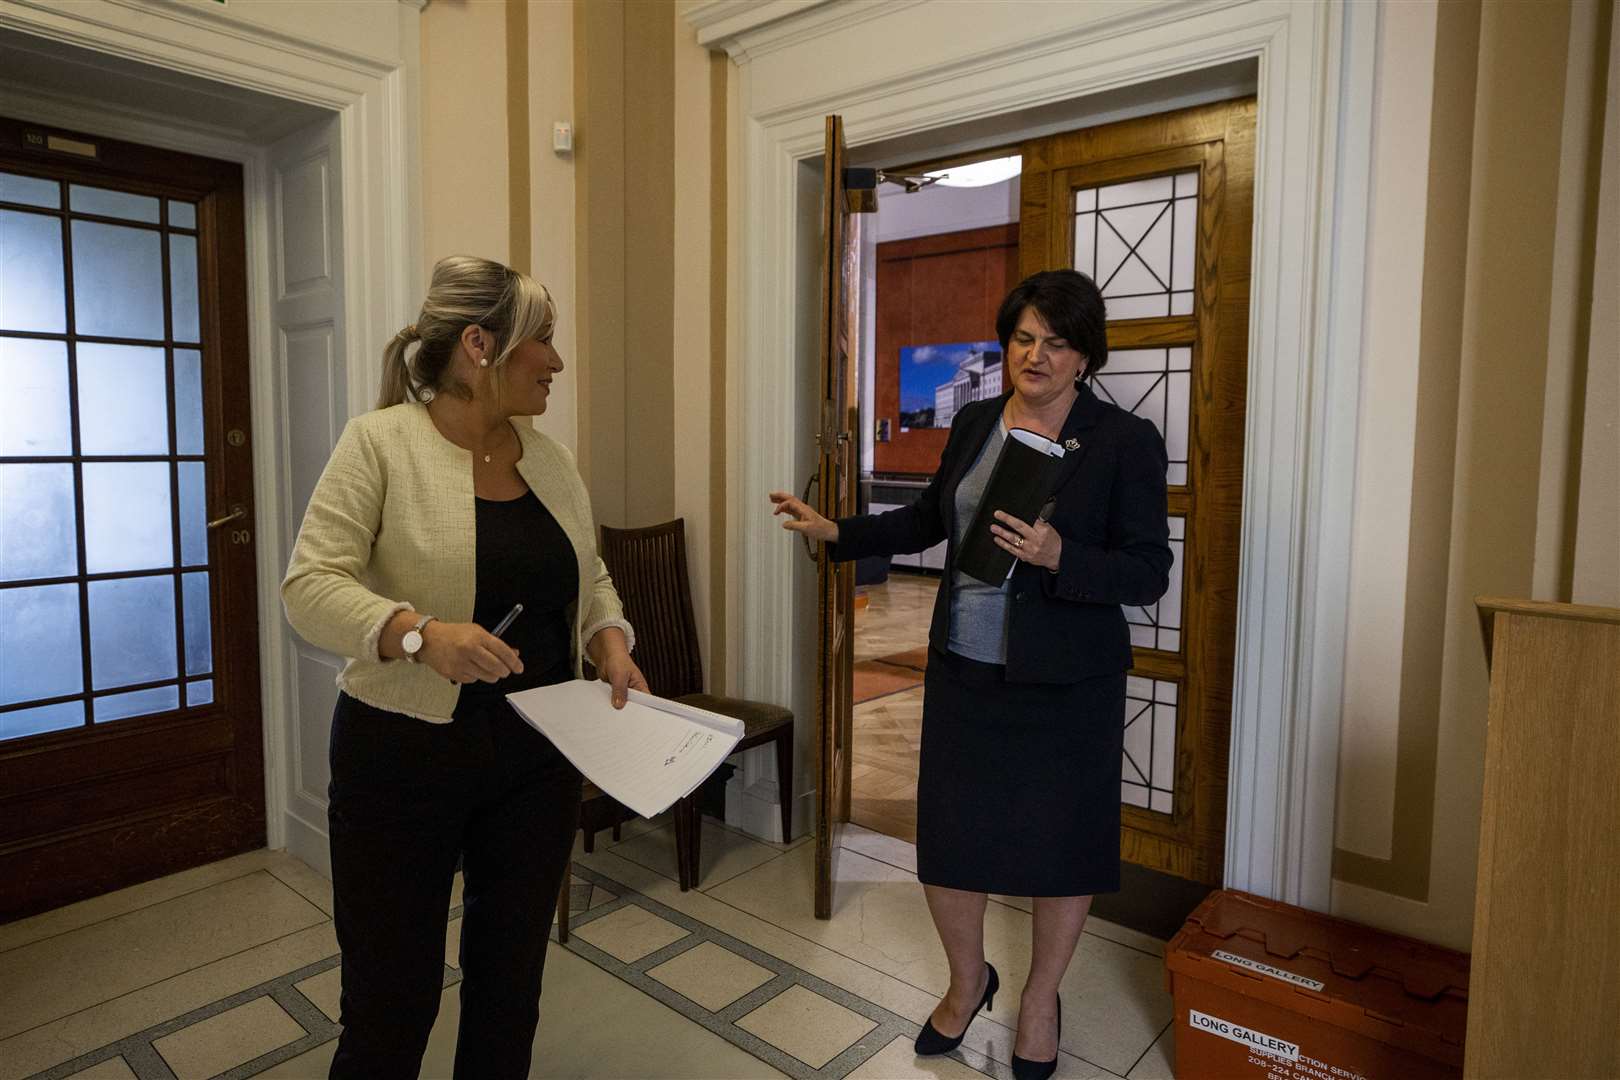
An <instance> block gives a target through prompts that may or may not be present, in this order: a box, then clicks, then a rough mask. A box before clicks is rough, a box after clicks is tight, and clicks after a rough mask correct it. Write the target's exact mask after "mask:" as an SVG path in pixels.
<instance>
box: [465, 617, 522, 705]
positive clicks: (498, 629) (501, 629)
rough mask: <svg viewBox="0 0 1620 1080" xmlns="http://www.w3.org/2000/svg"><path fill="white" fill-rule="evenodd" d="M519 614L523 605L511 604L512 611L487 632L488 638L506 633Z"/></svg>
mask: <svg viewBox="0 0 1620 1080" xmlns="http://www.w3.org/2000/svg"><path fill="white" fill-rule="evenodd" d="M521 614H523V605H522V604H513V605H512V610H511V611H508V612H507V613H506V615H505V616H504V617H503V618H502V619H501V621H500V622H498V623H496V624H495V629H493V630H491V631H490V632H489V633H490V636H491V637H497V638H498V637H500V636H501V635H502V634H504V633H506V628H507V627H509V626H511V625H512V622H513V620H515V619H516V618H517V617H518V616H519V615H521ZM450 685H451V686H459V685H460V684H459V683H458V682H456V680H454V679H451V680H450Z"/></svg>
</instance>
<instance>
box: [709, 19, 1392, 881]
mask: <svg viewBox="0 0 1620 1080" xmlns="http://www.w3.org/2000/svg"><path fill="white" fill-rule="evenodd" d="M936 8H938V9H939V10H937V11H936V10H935V9H936ZM945 9H948V10H945ZM1378 18H1379V15H1378V8H1377V5H1374V4H1362V3H1343V2H1341V0H1322V2H1315V3H1296V2H1291V0H1236V2H1233V0H1227V2H1197V0H1195V2H1188V0H1141V2H1132V3H1107V2H1100V0H1099V2H1094V3H1085V4H1040V3H1030V4H1016V3H999V4H987V3H979V2H972V0H968V2H961V0H955V2H946V0H907V2H896V3H891V4H884V5H869V6H864V7H859V8H852V7H850V6H848V5H843V4H837V3H826V2H825V0H797V2H789V0H774V2H770V3H762V4H753V5H741V4H732V3H725V2H722V0H712V2H710V3H705V4H700V5H697V6H695V7H694V8H693V9H692V10H691V11H689V12H688V14H687V19H688V21H689V23H690V24H691V25H692V26H693V27H694V28H695V29H696V31H697V35H698V40H699V41H700V42H702V43H703V44H705V45H708V46H710V47H711V48H724V49H726V51H727V52H728V53H729V54H730V55H731V57H732V59H733V60H734V61H735V62H736V63H737V65H738V66H737V68H736V70H735V71H734V72H733V76H734V77H733V85H732V101H731V110H730V111H731V122H730V123H731V127H730V133H729V136H728V142H729V146H730V147H731V148H732V155H731V171H730V176H729V180H728V189H729V192H730V202H731V207H732V218H731V222H730V224H729V226H728V231H729V234H730V235H731V236H733V237H736V238H738V240H737V246H736V247H735V248H734V249H733V251H732V252H731V255H730V258H731V260H732V261H731V266H730V271H731V272H730V275H729V277H730V282H731V286H730V287H731V290H732V291H731V296H730V300H729V303H730V308H731V310H732V311H735V312H737V313H738V316H737V318H736V320H735V321H734V323H733V325H732V327H731V328H730V337H729V340H728V349H727V352H728V356H729V357H730V365H731V370H730V372H729V373H728V378H727V385H728V387H730V388H732V390H731V392H730V393H731V400H730V401H728V403H727V405H728V413H729V416H730V417H731V419H730V421H729V429H728V440H729V443H730V445H731V446H733V447H739V448H746V453H735V452H734V453H731V454H728V455H727V460H728V461H729V462H732V463H733V464H732V465H731V467H730V475H729V476H728V479H727V498H728V502H729V505H730V507H731V513H730V514H729V516H728V535H727V537H726V542H727V545H728V549H729V550H731V551H733V552H735V553H736V558H737V560H738V562H737V565H738V573H737V575H736V576H735V577H734V578H733V579H732V582H731V585H730V587H729V590H728V592H729V595H728V620H727V621H728V625H729V626H731V627H732V628H733V629H732V631H731V633H729V634H728V635H727V637H728V641H729V643H730V648H731V650H732V656H731V657H730V661H731V662H730V664H729V670H730V671H732V672H734V673H736V674H735V675H734V678H735V679H736V683H737V685H735V686H734V687H732V690H733V691H734V692H737V693H740V694H743V695H745V696H747V697H751V698H759V699H763V700H770V701H781V702H784V703H790V704H791V706H792V707H793V708H794V711H795V713H796V714H797V715H798V716H799V717H800V718H801V719H800V722H801V725H803V724H806V723H808V724H810V725H812V726H813V723H814V716H813V705H814V698H813V696H811V695H810V694H808V693H807V687H808V686H809V680H808V679H806V678H805V677H804V673H803V670H802V669H803V666H804V662H805V661H804V656H803V651H802V649H801V648H799V645H800V644H801V643H800V642H799V641H798V640H797V638H798V637H799V636H800V635H799V634H798V632H797V628H798V624H799V623H802V622H805V621H806V620H812V619H813V614H812V613H813V611H814V601H813V597H812V596H810V595H809V594H808V593H807V591H806V590H805V589H804V588H803V587H802V582H796V581H795V578H796V575H795V572H794V571H795V568H796V567H795V560H796V558H797V557H798V548H797V547H796V546H795V545H794V544H792V543H790V542H789V541H788V539H787V538H784V537H783V536H782V535H781V533H780V531H779V530H778V529H777V527H776V526H775V524H774V523H773V522H772V521H771V519H770V518H769V515H768V513H767V512H766V510H765V501H764V494H765V493H766V492H767V491H771V490H774V489H777V488H781V487H783V486H792V485H793V484H794V483H795V482H796V478H797V477H798V476H799V473H800V470H799V469H798V468H796V466H798V465H801V464H802V461H801V460H800V459H801V458H802V457H803V453H802V450H803V448H802V446H799V445H796V443H795V439H794V433H795V432H800V431H803V430H806V425H805V423H804V415H803V414H805V413H806V410H807V408H808V406H807V405H806V401H807V398H806V396H805V395H806V390H805V381H804V379H803V378H801V377H800V370H801V369H802V368H803V366H804V365H805V364H806V363H808V362H810V361H809V360H807V358H808V357H811V356H813V354H814V351H815V341H814V339H813V338H814V335H813V330H814V324H813V322H812V323H811V324H810V325H809V326H808V328H807V326H806V324H805V322H804V320H803V319H802V317H801V315H800V313H799V312H798V310H797V306H798V302H799V300H800V299H801V298H802V297H806V296H810V295H812V294H813V292H814V287H813V284H812V283H811V282H810V280H809V278H808V276H807V275H808V274H809V273H810V271H808V270H807V268H806V258H805V255H804V250H803V249H804V248H805V246H806V243H807V237H806V230H805V223H804V219H803V215H802V213H801V207H800V201H801V198H802V192H801V191H800V188H801V187H802V182H801V177H800V173H801V167H802V165H803V163H804V162H806V161H807V160H808V159H811V158H813V157H814V156H816V155H818V154H820V153H821V142H820V140H821V135H820V133H821V125H822V117H823V116H824V115H825V114H827V113H839V114H840V115H842V116H843V118H844V122H845V128H846V131H847V133H848V138H849V141H850V145H851V146H852V147H853V146H856V145H858V144H862V143H868V142H875V141H880V140H886V139H893V138H897V137H900V136H904V135H908V134H913V133H918V132H926V131H929V130H932V129H936V128H943V127H946V126H949V125H952V124H957V123H960V122H963V121H966V120H971V119H976V118H989V117H996V116H1001V115H1006V114H1010V113H1014V112H1016V111H1018V110H1020V109H1028V108H1033V107H1037V106H1041V105H1046V104H1049V103H1052V102H1059V101H1067V100H1073V99H1077V98H1082V97H1085V96H1087V95H1090V94H1096V93H1100V92H1103V91H1107V90H1111V89H1115V88H1118V87H1123V86H1130V85H1133V84H1138V83H1144V82H1149V81H1152V80H1155V79H1160V78H1164V77H1167V76H1173V75H1177V74H1181V73H1186V72H1191V71H1196V70H1200V69H1203V68H1208V67H1213V66H1215V65H1219V64H1224V63H1228V62H1231V61H1234V60H1244V59H1251V58H1252V59H1253V60H1255V61H1256V62H1257V63H1258V70H1259V84H1258V91H1257V96H1258V99H1259V109H1258V115H1259V120H1258V124H1259V126H1258V132H1257V146H1256V177H1255V207H1254V209H1255V213H1254V223H1255V236H1254V262H1253V275H1252V305H1251V316H1250V334H1249V342H1250V353H1249V400H1248V417H1247V423H1248V429H1247V447H1248V450H1247V460H1246V463H1245V476H1244V501H1243V530H1242V537H1243V541H1242V565H1241V576H1240V583H1241V584H1240V589H1241V592H1240V599H1239V616H1238V638H1237V664H1236V671H1235V673H1234V674H1235V688H1236V689H1235V694H1234V701H1233V710H1232V740H1231V759H1230V779H1229V796H1228V799H1229V801H1228V822H1227V846H1226V852H1227V855H1226V860H1227V868H1226V884H1227V885H1228V886H1230V887H1235V888H1244V889H1249V890H1252V891H1254V892H1257V893H1261V894H1263V895H1266V896H1271V897H1277V898H1280V899H1284V900H1287V901H1291V902H1296V903H1301V904H1304V905H1306V906H1309V907H1313V908H1317V909H1321V910H1326V909H1327V907H1328V905H1329V898H1330V885H1331V878H1332V851H1333V812H1334V802H1335V799H1334V791H1335V783H1336V769H1337V759H1338V731H1339V707H1340V699H1341V685H1342V680H1343V656H1344V637H1345V608H1346V591H1347V587H1348V573H1349V569H1348V568H1349V559H1348V552H1347V545H1348V542H1349V520H1350V511H1351V503H1352V497H1353V491H1354V460H1355V459H1354V451H1355V436H1356V412H1357V396H1358V387H1359V370H1360V352H1361V340H1360V338H1361V298H1362V295H1363V292H1364V289H1363V280H1362V278H1363V264H1364V256H1365V248H1366V226H1367V192H1368V163H1369V157H1370V154H1369V148H1370V141H1371V120H1372V104H1373V87H1374V60H1375V53H1374V49H1375V44H1376V37H1377V23H1378ZM976 22H978V23H982V26H975V23H976ZM981 30H982V32H978V31H981ZM812 233H813V230H812ZM808 240H809V241H813V240H814V236H813V235H811V236H809V237H808ZM807 329H808V330H809V331H810V332H809V333H807ZM799 561H802V560H799ZM797 576H802V575H797ZM812 666H813V665H812ZM798 741H799V745H800V746H801V747H806V748H807V747H808V746H809V739H808V738H807V737H806V732H804V731H803V730H801V733H800V738H799V740H798Z"/></svg>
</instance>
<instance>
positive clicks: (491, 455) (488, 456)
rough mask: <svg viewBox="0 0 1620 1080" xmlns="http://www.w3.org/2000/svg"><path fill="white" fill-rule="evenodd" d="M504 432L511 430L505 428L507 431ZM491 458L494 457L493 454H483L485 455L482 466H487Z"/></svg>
mask: <svg viewBox="0 0 1620 1080" xmlns="http://www.w3.org/2000/svg"><path fill="white" fill-rule="evenodd" d="M506 430H508V431H511V430H512V429H511V427H510V426H508V427H507V429H506ZM493 456H494V455H493V454H485V455H484V464H485V465H488V464H489V462H490V459H491V458H492V457H493Z"/></svg>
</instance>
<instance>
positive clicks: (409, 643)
mask: <svg viewBox="0 0 1620 1080" xmlns="http://www.w3.org/2000/svg"><path fill="white" fill-rule="evenodd" d="M399 645H400V648H402V649H404V650H405V655H406V656H415V655H416V654H417V653H418V652H419V651H420V650H421V648H422V632H421V631H420V630H407V631H405V636H404V637H402V638H400V639H399Z"/></svg>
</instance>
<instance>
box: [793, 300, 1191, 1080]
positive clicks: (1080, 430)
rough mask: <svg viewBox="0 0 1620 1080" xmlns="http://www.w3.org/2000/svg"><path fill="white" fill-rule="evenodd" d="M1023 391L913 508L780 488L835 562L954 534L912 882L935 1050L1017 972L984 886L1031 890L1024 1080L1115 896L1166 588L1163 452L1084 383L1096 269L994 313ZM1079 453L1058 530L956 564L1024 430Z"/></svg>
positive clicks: (1069, 456)
mask: <svg viewBox="0 0 1620 1080" xmlns="http://www.w3.org/2000/svg"><path fill="white" fill-rule="evenodd" d="M996 336H997V337H998V338H999V339H1000V340H1001V348H1002V352H1003V354H1004V355H1005V356H1006V357H1007V372H1008V375H1009V378H1010V382H1011V388H1010V389H1009V390H1008V391H1007V392H1006V393H1004V394H1002V395H1001V396H1000V397H999V398H996V399H994V400H988V401H980V402H975V403H973V404H970V405H968V406H966V407H965V408H963V409H962V410H961V411H959V412H958V413H957V414H956V416H955V418H954V420H953V423H952V424H951V432H950V437H949V440H948V441H947V442H946V444H945V450H944V452H943V453H942V454H941V455H940V461H939V468H938V470H937V471H936V472H935V474H934V478H933V480H932V481H931V482H930V483H929V485H928V488H927V490H925V491H924V492H923V494H922V496H921V498H920V499H919V500H918V501H917V503H916V504H915V505H912V506H907V507H902V508H900V509H898V510H891V511H889V512H888V513H884V514H875V515H863V516H858V517H850V518H844V519H842V520H840V521H836V522H835V521H829V520H828V519H827V518H825V517H822V516H821V515H820V514H818V513H817V512H816V511H815V510H814V509H812V508H811V507H810V506H808V505H806V504H805V503H804V502H802V501H801V500H799V499H796V498H794V497H793V496H792V495H789V494H786V493H783V492H774V493H772V495H771V501H772V502H773V503H775V504H776V510H775V513H778V514H786V515H788V518H789V520H787V521H785V522H783V527H784V528H786V529H789V530H791V531H793V532H798V533H802V534H804V535H806V536H809V537H811V538H812V539H818V540H821V541H823V542H825V543H827V544H830V545H833V547H832V557H833V558H834V559H837V560H849V559H858V558H862V557H864V556H867V555H889V554H899V553H902V552H913V551H923V550H925V549H926V548H929V547H932V546H933V545H934V544H937V543H938V542H940V541H941V540H945V541H947V546H946V553H945V569H944V573H943V574H942V575H941V577H940V587H939V593H938V595H937V597H936V598H935V602H934V615H933V623H932V625H931V627H930V630H929V657H928V673H927V677H926V680H925V683H924V691H923V735H922V751H921V760H920V763H919V772H918V778H917V877H918V879H919V880H920V881H921V882H922V883H923V887H924V891H925V893H926V895H927V898H928V909H929V912H930V914H931V915H932V916H933V919H934V926H935V928H936V929H937V930H938V932H939V937H940V942H941V943H942V944H943V945H944V948H945V955H946V958H947V960H948V961H949V964H950V971H951V982H950V988H949V990H947V992H946V994H945V997H944V998H943V999H942V1000H941V1001H940V1003H939V1005H938V1006H937V1007H936V1008H935V1009H934V1012H933V1015H932V1016H931V1017H930V1018H929V1022H928V1023H927V1024H926V1025H925V1026H924V1028H923V1031H922V1034H920V1035H919V1036H917V1046H916V1048H917V1053H918V1054H924V1055H928V1054H944V1053H949V1052H950V1051H951V1050H954V1049H955V1048H956V1047H957V1046H958V1045H960V1043H961V1042H962V1036H963V1035H964V1034H965V1033H966V1031H967V1027H968V1024H969V1023H970V1022H971V1021H972V1019H973V1017H974V1015H975V1014H976V1013H977V1012H978V1011H979V1010H980V1009H981V1008H988V1007H990V1006H991V1005H992V1004H993V998H994V996H995V993H996V990H997V989H998V988H999V986H1000V982H1001V980H1000V977H999V976H998V975H997V973H996V969H995V968H994V967H992V966H991V965H989V964H988V963H987V962H986V961H985V956H984V912H985V902H986V899H987V896H988V894H990V893H1001V894H1006V895H1013V896H1030V897H1033V898H1034V918H1033V923H1034V932H1033V941H1032V943H1031V957H1030V970H1029V979H1028V981H1027V982H1026V983H1025V985H1024V990H1023V995H1022V998H1021V1001H1020V1009H1019V1017H1018V1040H1017V1043H1016V1044H1015V1046H1014V1050H1013V1061H1012V1063H1013V1075H1014V1076H1016V1077H1018V1078H1019V1080H1038V1078H1044V1077H1049V1076H1051V1075H1052V1073H1053V1071H1054V1070H1055V1069H1056V1067H1057V1051H1058V1043H1059V1039H1060V1036H1061V1033H1062V1031H1061V1029H1062V1003H1061V1001H1060V1000H1059V999H1058V985H1059V983H1060V982H1061V980H1062V978H1063V974H1064V972H1065V971H1066V970H1067V969H1068V966H1069V961H1070V959H1071V958H1072V957H1073V955H1074V950H1075V946H1076V945H1077V944H1078V942H1079V940H1080V931H1081V929H1082V928H1083V927H1084V925H1085V920H1086V912H1087V911H1088V910H1089V909H1090V906H1091V897H1092V895H1093V894H1095V893H1099V892H1113V891H1116V890H1117V889H1118V888H1119V823H1120V819H1119V793H1120V755H1121V749H1122V747H1121V743H1122V741H1123V737H1124V721H1125V672H1126V670H1127V669H1128V668H1129V667H1130V666H1131V644H1130V635H1129V632H1128V631H1127V629H1126V625H1125V616H1124V613H1123V612H1122V611H1121V605H1123V604H1133V605H1136V604H1140V605H1147V604H1152V603H1154V602H1156V601H1157V600H1158V599H1159V597H1160V596H1162V595H1163V594H1164V591H1165V589H1166V588H1167V587H1168V585H1169V571H1170V565H1171V554H1170V544H1169V529H1168V525H1167V520H1166V509H1167V507H1166V499H1165V466H1166V456H1165V449H1164V441H1163V439H1162V438H1161V437H1160V435H1159V432H1158V430H1157V429H1156V428H1155V427H1154V426H1153V424H1152V423H1151V422H1149V421H1147V420H1144V419H1141V418H1139V417H1136V416H1134V415H1132V414H1131V413H1128V412H1126V411H1124V410H1123V409H1121V408H1119V407H1118V406H1116V405H1112V404H1109V403H1105V402H1103V401H1100V400H1099V399H1098V398H1097V396H1096V395H1095V394H1094V393H1093V392H1092V390H1091V388H1090V386H1088V385H1087V380H1088V379H1089V378H1090V377H1091V376H1092V375H1095V374H1096V373H1097V372H1098V371H1099V370H1100V369H1101V368H1102V367H1103V365H1104V364H1105V363H1106V362H1107V360H1108V339H1107V325H1106V313H1105V311H1104V306H1103V300H1102V295H1101V294H1100V293H1099V292H1098V290H1097V287H1096V285H1095V284H1093V282H1092V281H1091V279H1090V278H1088V277H1086V276H1085V275H1084V274H1080V273H1077V272H1076V271H1073V270H1048V271H1043V272H1041V273H1038V274H1035V275H1033V276H1031V277H1029V278H1027V279H1025V280H1024V281H1022V282H1021V283H1019V285H1018V286H1017V287H1016V288H1015V289H1013V291H1012V292H1011V293H1010V294H1008V296H1007V299H1006V300H1005V301H1003V303H1002V305H1001V309H1000V311H999V313H998V314H997V315H996ZM1016 428H1024V429H1028V430H1031V431H1033V432H1035V433H1036V434H1038V435H1041V436H1044V437H1045V438H1047V439H1051V440H1053V441H1055V442H1056V443H1058V444H1059V445H1061V446H1062V447H1064V449H1065V454H1064V457H1063V460H1062V465H1061V466H1060V468H1059V469H1058V472H1057V480H1056V485H1055V488H1054V490H1053V491H1052V492H1051V495H1052V498H1051V499H1050V500H1048V503H1047V511H1046V512H1045V513H1044V516H1045V518H1046V520H1035V521H1020V520H1018V519H1016V518H1013V517H1011V516H1010V515H1007V514H1005V513H1000V512H998V513H997V514H996V515H995V517H996V523H995V524H992V525H990V526H989V528H990V530H991V532H992V533H993V535H994V538H995V543H996V544H997V545H998V546H1000V547H1001V548H1003V549H1005V550H1006V551H1009V552H1011V553H1012V555H1013V557H1014V559H1015V562H1014V564H1013V571H1012V573H1011V575H1010V576H1009V577H1008V578H1007V579H1006V580H1005V581H1004V582H1002V583H1001V584H1000V585H999V586H997V585H987V584H985V583H983V582H981V581H978V580H975V579H974V578H972V577H969V576H968V575H966V574H964V573H962V572H960V571H959V570H957V569H956V564H955V557H956V553H957V552H959V551H960V550H961V549H962V544H963V543H964V541H965V540H966V539H967V537H966V536H965V535H964V531H965V530H967V529H968V527H969V526H970V524H971V523H972V522H973V520H974V516H975V513H976V512H977V510H978V506H979V502H980V500H981V499H982V498H983V495H984V491H985V485H986V483H987V482H988V480H989V478H990V474H991V472H992V470H993V469H994V468H995V464H996V461H997V459H998V457H999V456H1000V454H1001V448H1002V446H1003V444H1004V443H1005V441H1006V439H1007V437H1008V432H1009V431H1010V430H1012V429H1016Z"/></svg>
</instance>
